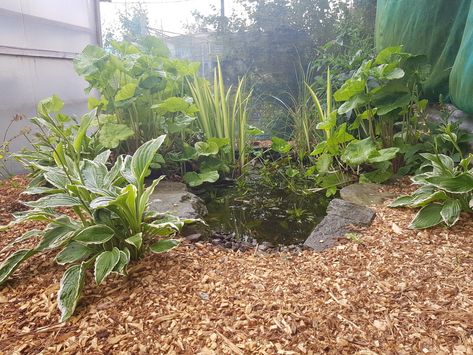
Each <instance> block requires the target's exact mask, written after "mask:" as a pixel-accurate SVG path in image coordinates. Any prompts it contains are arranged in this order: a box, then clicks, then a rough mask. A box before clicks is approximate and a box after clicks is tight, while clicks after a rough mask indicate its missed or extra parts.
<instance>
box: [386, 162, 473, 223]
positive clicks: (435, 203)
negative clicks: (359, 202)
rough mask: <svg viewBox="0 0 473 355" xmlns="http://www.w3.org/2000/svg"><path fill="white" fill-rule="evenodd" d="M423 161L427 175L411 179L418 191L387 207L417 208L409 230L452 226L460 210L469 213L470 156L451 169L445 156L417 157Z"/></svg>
mask: <svg viewBox="0 0 473 355" xmlns="http://www.w3.org/2000/svg"><path fill="white" fill-rule="evenodd" d="M421 155H422V157H424V158H425V159H427V164H426V166H425V167H427V168H429V170H430V171H429V172H425V173H423V174H419V175H417V176H415V177H413V178H412V181H413V182H414V184H417V185H420V188H419V189H418V190H417V191H415V192H414V193H412V194H411V195H407V196H401V197H399V198H398V199H396V200H395V201H394V202H393V203H392V204H391V207H404V206H406V207H413V208H417V207H421V210H420V211H419V212H418V213H417V215H416V216H415V218H414V220H413V221H412V222H411V224H410V228H414V229H424V228H430V227H433V226H435V225H438V224H440V223H445V224H446V225H447V226H448V227H451V226H453V225H454V224H455V223H456V222H457V221H458V220H459V218H460V214H461V212H462V211H464V212H470V213H473V168H470V164H471V162H472V160H473V154H470V155H469V156H468V157H466V158H465V159H462V160H461V161H460V163H459V164H458V165H457V166H455V163H454V161H453V160H452V158H450V157H449V156H446V155H443V154H430V153H425V154H421Z"/></svg>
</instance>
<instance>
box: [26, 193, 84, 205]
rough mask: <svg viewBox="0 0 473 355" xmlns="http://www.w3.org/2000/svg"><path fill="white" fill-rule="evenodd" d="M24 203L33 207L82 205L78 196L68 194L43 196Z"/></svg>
mask: <svg viewBox="0 0 473 355" xmlns="http://www.w3.org/2000/svg"><path fill="white" fill-rule="evenodd" d="M24 204H25V205H26V206H28V207H33V208H56V207H74V206H80V205H81V204H82V203H81V201H80V200H79V199H78V198H77V197H72V196H69V195H66V194H56V195H51V196H46V197H42V198H40V199H39V200H36V201H30V202H25V203H24Z"/></svg>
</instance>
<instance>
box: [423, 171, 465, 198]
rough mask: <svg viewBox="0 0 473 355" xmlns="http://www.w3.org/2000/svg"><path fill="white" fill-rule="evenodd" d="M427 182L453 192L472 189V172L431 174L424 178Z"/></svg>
mask: <svg viewBox="0 0 473 355" xmlns="http://www.w3.org/2000/svg"><path fill="white" fill-rule="evenodd" d="M426 180H427V182H428V183H429V184H432V185H434V186H435V187H437V188H439V189H442V190H445V191H447V192H450V193H454V194H465V193H468V192H470V191H473V174H469V173H463V174H460V175H457V176H453V177H451V176H444V175H442V176H432V177H429V178H426Z"/></svg>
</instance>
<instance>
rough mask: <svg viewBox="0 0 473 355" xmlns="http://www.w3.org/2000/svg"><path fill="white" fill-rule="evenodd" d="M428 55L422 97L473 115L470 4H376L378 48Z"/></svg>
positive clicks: (437, 0)
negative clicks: (443, 98) (428, 71)
mask: <svg viewBox="0 0 473 355" xmlns="http://www.w3.org/2000/svg"><path fill="white" fill-rule="evenodd" d="M395 45H403V46H404V48H405V50H406V51H408V52H411V53H413V54H425V55H427V57H428V59H429V62H430V64H431V65H432V71H431V74H430V77H429V79H428V80H427V82H426V85H425V92H426V95H427V96H429V97H430V98H432V99H438V97H439V95H440V94H442V95H444V96H447V95H449V97H450V99H451V100H452V102H453V103H454V104H455V105H456V106H457V107H459V108H460V109H462V110H463V111H466V112H469V113H473V0H378V8H377V14H376V47H377V49H378V50H381V49H383V48H385V47H389V46H395Z"/></svg>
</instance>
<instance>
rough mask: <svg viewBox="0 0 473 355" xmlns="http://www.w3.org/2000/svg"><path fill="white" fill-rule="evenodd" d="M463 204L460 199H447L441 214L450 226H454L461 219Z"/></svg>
mask: <svg viewBox="0 0 473 355" xmlns="http://www.w3.org/2000/svg"><path fill="white" fill-rule="evenodd" d="M461 211H462V206H461V203H460V201H459V200H454V199H450V200H447V201H445V203H444V205H443V208H442V210H441V211H440V215H441V216H442V219H443V221H444V222H445V224H446V225H447V226H449V227H451V226H453V225H454V224H455V223H457V222H458V220H459V219H460V213H461Z"/></svg>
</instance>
